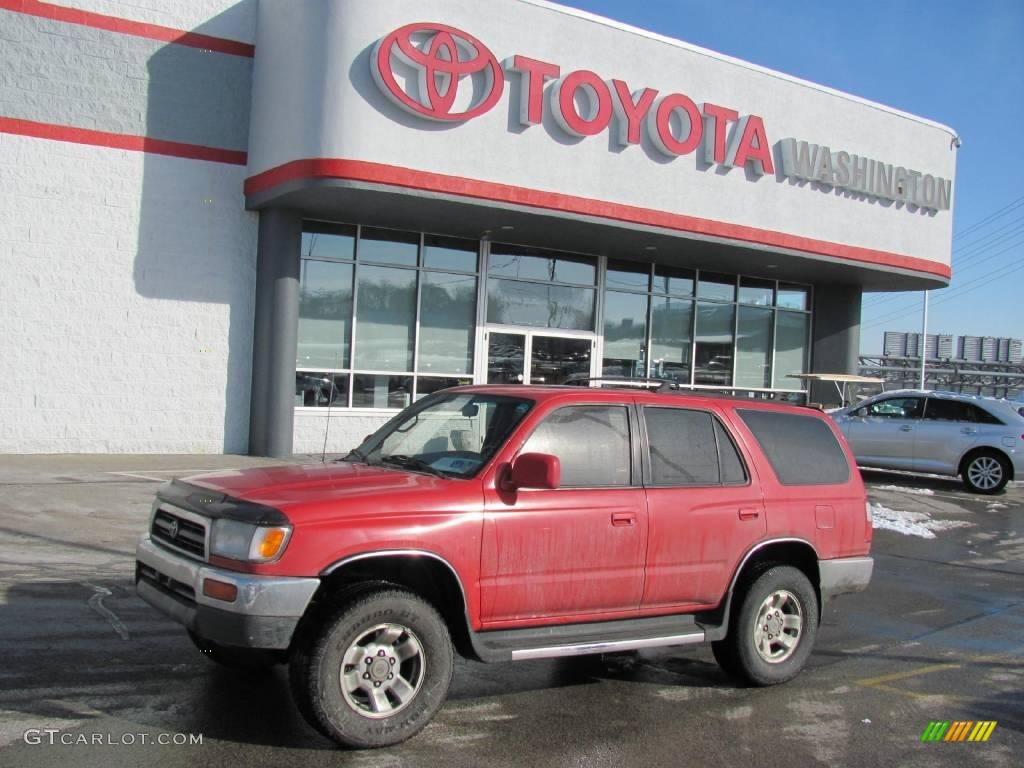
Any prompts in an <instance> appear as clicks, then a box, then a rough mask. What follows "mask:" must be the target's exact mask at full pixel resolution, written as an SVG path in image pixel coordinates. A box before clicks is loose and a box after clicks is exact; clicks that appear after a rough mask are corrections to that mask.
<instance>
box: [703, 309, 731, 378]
mask: <svg viewBox="0 0 1024 768" xmlns="http://www.w3.org/2000/svg"><path fill="white" fill-rule="evenodd" d="M735 312H736V308H735V306H734V305H732V304H712V303H709V302H704V301H702V302H700V303H699V304H698V305H697V345H696V352H695V353H694V377H693V383H694V384H704V385H710V386H724V387H728V386H730V385H731V384H732V356H733V336H734V323H735V317H736V315H735Z"/></svg>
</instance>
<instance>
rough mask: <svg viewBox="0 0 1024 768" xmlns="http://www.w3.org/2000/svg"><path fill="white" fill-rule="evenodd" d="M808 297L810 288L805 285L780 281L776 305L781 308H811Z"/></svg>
mask: <svg viewBox="0 0 1024 768" xmlns="http://www.w3.org/2000/svg"><path fill="white" fill-rule="evenodd" d="M808 298H809V297H808V290H807V288H805V287H804V286H802V285H786V284H785V283H779V296H778V298H777V299H776V306H778V307H779V308H780V309H810V306H808Z"/></svg>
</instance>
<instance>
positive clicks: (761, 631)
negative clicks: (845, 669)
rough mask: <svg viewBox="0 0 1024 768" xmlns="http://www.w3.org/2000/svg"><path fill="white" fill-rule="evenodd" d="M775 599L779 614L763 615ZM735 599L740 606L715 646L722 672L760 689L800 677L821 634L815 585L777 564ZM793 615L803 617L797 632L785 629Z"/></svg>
mask: <svg viewBox="0 0 1024 768" xmlns="http://www.w3.org/2000/svg"><path fill="white" fill-rule="evenodd" d="M772 596H775V597H776V599H777V600H779V602H778V604H777V605H776V610H774V611H769V612H768V614H767V616H764V614H763V609H764V608H766V607H767V602H766V601H768V600H769V598H771V597H772ZM736 598H737V599H739V605H738V606H737V608H736V609H735V610H734V611H733V612H732V617H731V619H730V621H729V631H728V634H727V635H726V637H725V639H724V640H719V641H717V642H714V643H712V644H711V650H712V653H714V656H715V660H716V661H717V662H718V664H719V666H720V667H721V668H722V671H723V672H725V673H726V674H727V675H729V676H730V677H733V678H735V679H737V680H740V681H742V682H744V683H749V684H751V685H758V686H766V685H777V684H778V683H784V682H786V681H787V680H791V679H792V678H794V677H796V675H797V674H799V672H800V670H801V669H803V667H804V664H806V663H807V659H808V657H809V656H810V655H811V651H812V650H813V648H814V640H815V638H816V637H817V634H818V614H819V608H818V596H817V594H816V593H815V591H814V587H813V586H811V582H810V581H808V580H807V577H806V576H805V575H804V574H803V572H801V571H800V570H798V569H796V568H793V567H791V566H788V565H776V566H773V567H771V568H769V569H768V570H765V571H763V572H762V573H760V575H756V574H755V575H754V576H753V577H752V580H751V581H749V582H748V586H747V587H746V589H744V590H743V591H742V593H741V594H738V595H736ZM773 613H774V614H777V615H775V616H773V615H772V614H773ZM794 616H797V617H798V618H799V627H798V628H797V627H794V626H787V624H792V622H793V618H791V617H794ZM759 618H760V619H761V620H759ZM762 621H764V622H765V623H762ZM780 638H782V639H781V640H780ZM787 641H788V643H789V644H786V643H787ZM759 645H760V650H759ZM765 654H766V655H765ZM766 656H767V657H766ZM768 657H771V658H768Z"/></svg>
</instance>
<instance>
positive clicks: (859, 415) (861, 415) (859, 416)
mask: <svg viewBox="0 0 1024 768" xmlns="http://www.w3.org/2000/svg"><path fill="white" fill-rule="evenodd" d="M850 415H851V416H853V417H854V418H856V419H863V418H864V417H865V416H867V415H868V409H867V408H858V409H857V410H856V411H854V412H853V413H851V414H850Z"/></svg>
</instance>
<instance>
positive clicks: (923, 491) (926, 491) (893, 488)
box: [871, 485, 935, 496]
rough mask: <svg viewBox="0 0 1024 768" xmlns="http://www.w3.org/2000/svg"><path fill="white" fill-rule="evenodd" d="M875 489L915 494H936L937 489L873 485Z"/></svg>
mask: <svg viewBox="0 0 1024 768" xmlns="http://www.w3.org/2000/svg"><path fill="white" fill-rule="evenodd" d="M871 488H872V490H875V491H899V492H900V493H912V494H914V495H915V496H934V495H935V491H933V490H932V489H931V488H907V487H906V486H902V485H873V486H871Z"/></svg>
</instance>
